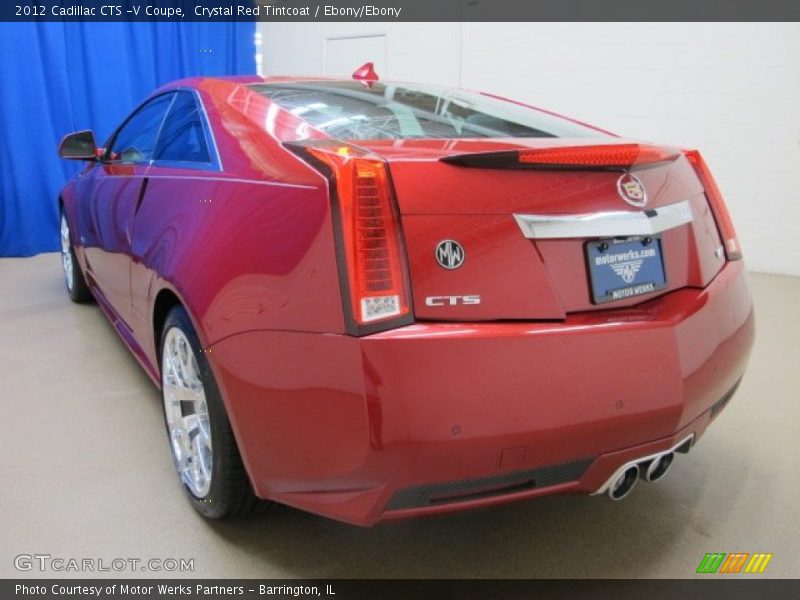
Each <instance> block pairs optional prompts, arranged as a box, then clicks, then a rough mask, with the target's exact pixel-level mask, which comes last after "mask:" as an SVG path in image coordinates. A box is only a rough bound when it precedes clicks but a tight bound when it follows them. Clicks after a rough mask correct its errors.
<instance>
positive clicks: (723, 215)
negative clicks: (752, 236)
mask: <svg viewBox="0 0 800 600" xmlns="http://www.w3.org/2000/svg"><path fill="white" fill-rule="evenodd" d="M683 153H684V155H686V158H687V159H688V160H689V162H690V163H691V165H692V167H694V171H695V173H697V177H698V178H699V179H700V183H702V184H703V188H704V189H705V191H706V198H708V203H709V204H710V205H711V211H712V212H713V213H714V219H715V220H716V222H717V228H718V229H719V234H720V237H722V243H723V244H724V245H725V256H727V258H728V260H739V259H740V258H742V248H741V246H740V245H739V238H738V237H736V229H734V227H733V220H732V219H731V215H730V213H729V212H728V207H727V206H725V201H724V200H723V199H722V193H721V192H720V191H719V187H718V186H717V182H716V181H715V180H714V176H713V175H712V174H711V171H710V170H709V169H708V165H707V164H706V161H705V160H703V157H702V155H701V154H700V152H698V151H697V150H684V152H683Z"/></svg>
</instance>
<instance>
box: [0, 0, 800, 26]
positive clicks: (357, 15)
mask: <svg viewBox="0 0 800 600" xmlns="http://www.w3.org/2000/svg"><path fill="white" fill-rule="evenodd" d="M0 21H5V22H14V21H18V22H23V21H26V22H30V21H101V22H102V21H173V22H181V21H209V22H210V21H319V22H326V21H330V22H333V21H363V22H377V21H382V22H387V21H388V22H392V21H398V22H400V21H404V22H414V21H420V22H422V21H538V22H546V21H551V22H555V21H606V22H611V21H800V2H797V0H757V1H756V0H725V1H720V0H664V1H659V0H655V1H653V0H605V1H603V0H389V1H388V2H385V1H378V0H373V1H372V2H369V1H364V0H326V1H322V2H318V1H312V0H144V1H142V2H138V1H130V0H125V1H119V0H118V1H116V2H115V0H4V1H3V2H2V3H0Z"/></svg>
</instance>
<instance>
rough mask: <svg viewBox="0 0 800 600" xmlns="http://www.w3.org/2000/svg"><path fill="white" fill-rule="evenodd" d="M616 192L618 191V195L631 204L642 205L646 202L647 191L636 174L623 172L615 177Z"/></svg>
mask: <svg viewBox="0 0 800 600" xmlns="http://www.w3.org/2000/svg"><path fill="white" fill-rule="evenodd" d="M617 192H619V197H620V198H622V199H623V200H625V202H627V203H628V204H630V205H631V206H637V207H642V206H644V205H645V204H647V192H646V191H645V189H644V185H643V184H642V182H641V181H639V178H638V177H636V175H632V174H631V173H623V174H622V175H621V176H620V178H619V179H617Z"/></svg>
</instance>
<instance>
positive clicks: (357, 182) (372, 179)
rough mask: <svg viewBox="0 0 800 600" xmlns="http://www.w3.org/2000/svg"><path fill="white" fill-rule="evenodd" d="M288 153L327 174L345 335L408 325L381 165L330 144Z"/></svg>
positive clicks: (400, 251)
mask: <svg viewBox="0 0 800 600" xmlns="http://www.w3.org/2000/svg"><path fill="white" fill-rule="evenodd" d="M291 147H292V148H293V149H295V150H300V151H301V152H302V153H305V154H306V155H307V157H308V158H310V159H311V160H312V161H313V160H314V159H316V161H318V162H319V163H321V165H323V166H324V167H327V169H329V171H330V172H329V173H327V175H328V176H329V177H330V180H331V191H332V193H333V195H334V196H335V197H334V207H335V211H334V213H335V216H337V218H338V221H339V223H338V227H339V231H340V235H339V236H337V237H338V242H339V246H340V248H339V252H340V255H341V258H343V261H344V263H345V265H346V292H347V293H346V294H345V296H346V298H345V303H346V304H347V308H348V309H349V313H350V318H351V320H352V323H351V324H350V327H348V330H349V332H350V333H354V334H357V335H362V334H366V333H373V332H375V331H379V330H383V329H388V328H390V327H395V326H397V325H401V324H404V323H408V322H410V321H411V316H412V315H411V302H410V298H411V295H410V290H409V281H408V269H407V265H406V258H405V251H404V248H403V245H402V244H403V240H402V234H401V228H400V218H399V214H398V211H397V204H396V202H395V199H394V192H393V190H392V184H391V180H390V176H389V170H388V167H387V165H386V162H385V161H383V160H381V159H380V158H379V157H377V156H375V155H373V154H371V153H369V152H367V151H365V150H362V149H360V148H358V147H355V146H351V145H348V144H344V143H342V142H337V141H335V140H323V141H315V142H311V143H307V144H303V145H302V146H301V145H292V146H291ZM323 170H324V169H323ZM337 213H338V214H337ZM342 279H345V277H342ZM344 283H345V282H344V281H343V284H344ZM343 287H345V286H344V285H343Z"/></svg>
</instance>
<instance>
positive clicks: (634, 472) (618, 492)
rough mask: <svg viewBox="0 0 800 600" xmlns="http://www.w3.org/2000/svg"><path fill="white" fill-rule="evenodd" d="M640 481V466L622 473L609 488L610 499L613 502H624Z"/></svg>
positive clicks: (632, 467)
mask: <svg viewBox="0 0 800 600" xmlns="http://www.w3.org/2000/svg"><path fill="white" fill-rule="evenodd" d="M638 479H639V465H633V466H630V467H628V468H627V469H625V470H624V471H622V473H620V474H619V476H617V478H616V479H615V480H614V481H612V482H611V485H610V486H608V497H609V498H611V499H612V500H622V499H623V498H624V497H625V496H627V495H628V494H630V493H631V490H632V489H633V486H635V485H636V481H637V480H638Z"/></svg>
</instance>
